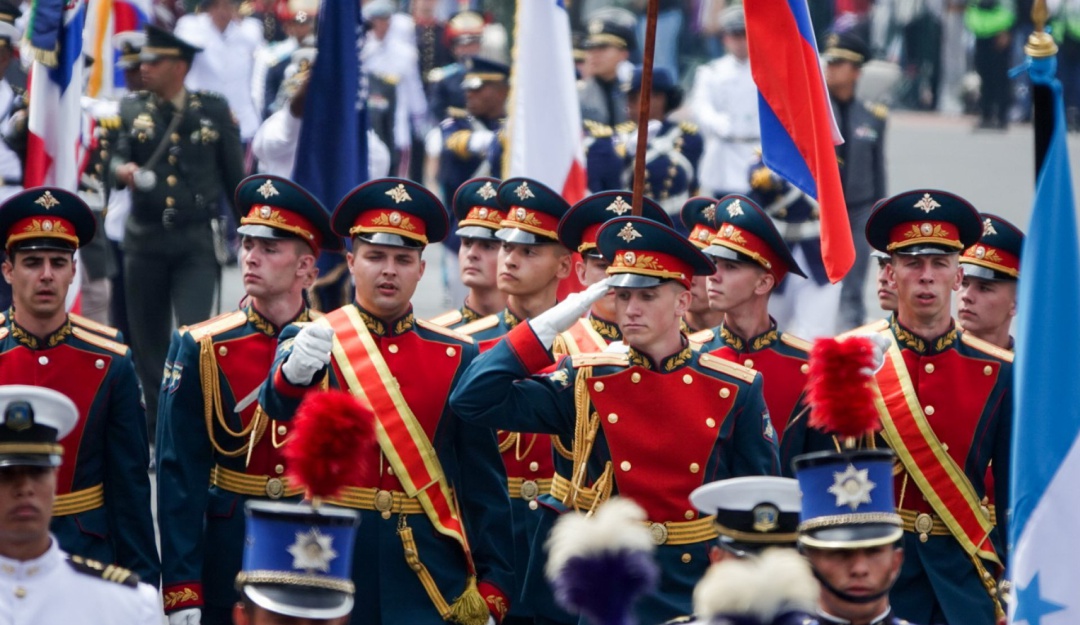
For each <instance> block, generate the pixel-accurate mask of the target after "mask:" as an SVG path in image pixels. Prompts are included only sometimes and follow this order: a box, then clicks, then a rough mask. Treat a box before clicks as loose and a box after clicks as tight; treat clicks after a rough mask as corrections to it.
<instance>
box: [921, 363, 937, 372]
mask: <svg viewBox="0 0 1080 625" xmlns="http://www.w3.org/2000/svg"><path fill="white" fill-rule="evenodd" d="M923 371H926V372H927V373H933V372H934V363H932V362H928V363H926V366H925V367H923Z"/></svg>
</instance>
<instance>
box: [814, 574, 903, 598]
mask: <svg viewBox="0 0 1080 625" xmlns="http://www.w3.org/2000/svg"><path fill="white" fill-rule="evenodd" d="M814 577H815V578H817V581H818V582H820V583H821V586H822V587H823V588H825V590H828V591H829V592H831V593H832V594H834V595H836V596H837V597H839V598H840V600H841V601H847V602H848V603H873V602H875V601H877V600H878V599H880V598H882V597H884V596H885V595H887V594H889V590H890V589H891V588H892V584H889V585H888V586H886V587H885V590H882V591H880V592H876V593H873V594H871V595H860V596H856V595H850V594H848V593H846V592H844V591H842V590H840V589H839V588H837V587H836V586H833V585H832V584H830V583H829V582H828V580H826V579H825V576H823V575H822V574H821V573H818V572H817V570H816V569H814Z"/></svg>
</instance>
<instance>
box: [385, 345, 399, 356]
mask: <svg viewBox="0 0 1080 625" xmlns="http://www.w3.org/2000/svg"><path fill="white" fill-rule="evenodd" d="M399 349H401V348H399V347H398V346H397V345H391V346H390V347H387V348H386V351H388V352H390V353H391V354H396V353H398V350H399Z"/></svg>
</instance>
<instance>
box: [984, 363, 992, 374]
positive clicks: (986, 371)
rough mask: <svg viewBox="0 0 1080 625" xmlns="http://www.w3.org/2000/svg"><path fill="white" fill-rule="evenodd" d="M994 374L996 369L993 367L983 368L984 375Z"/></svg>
mask: <svg viewBox="0 0 1080 625" xmlns="http://www.w3.org/2000/svg"><path fill="white" fill-rule="evenodd" d="M993 372H994V368H993V367H991V366H990V365H986V366H985V367H983V375H990V374H991V373H993Z"/></svg>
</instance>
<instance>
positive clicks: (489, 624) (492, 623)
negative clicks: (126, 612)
mask: <svg viewBox="0 0 1080 625" xmlns="http://www.w3.org/2000/svg"><path fill="white" fill-rule="evenodd" d="M170 625H171V623H170ZM484 625H495V617H494V616H492V615H490V614H488V620H487V623H484Z"/></svg>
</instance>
